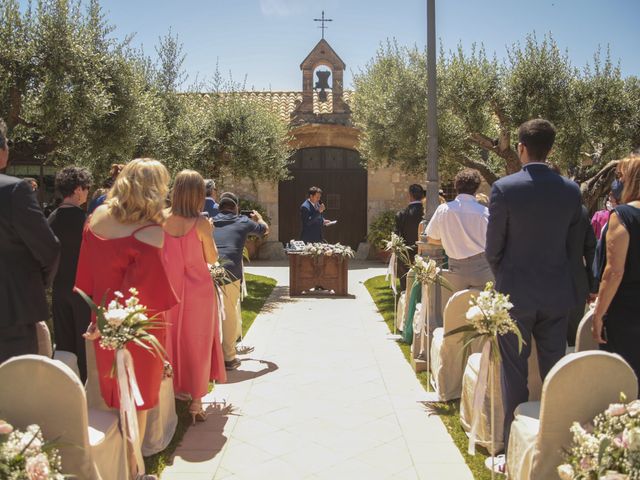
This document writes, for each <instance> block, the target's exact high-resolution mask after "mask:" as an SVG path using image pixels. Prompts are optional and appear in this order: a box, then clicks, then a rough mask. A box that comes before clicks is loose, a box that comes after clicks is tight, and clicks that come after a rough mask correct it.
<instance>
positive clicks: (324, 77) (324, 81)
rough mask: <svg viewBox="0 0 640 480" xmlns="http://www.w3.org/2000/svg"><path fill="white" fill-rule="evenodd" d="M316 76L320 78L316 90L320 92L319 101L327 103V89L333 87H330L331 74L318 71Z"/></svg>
mask: <svg viewBox="0 0 640 480" xmlns="http://www.w3.org/2000/svg"><path fill="white" fill-rule="evenodd" d="M316 75H317V76H318V81H317V82H316V86H315V89H316V90H320V91H319V92H318V100H319V101H321V102H326V101H327V92H326V89H329V90H330V89H331V87H330V86H329V77H330V76H331V72H330V71H328V70H318V71H317V72H316Z"/></svg>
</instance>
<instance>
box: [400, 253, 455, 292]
mask: <svg viewBox="0 0 640 480" xmlns="http://www.w3.org/2000/svg"><path fill="white" fill-rule="evenodd" d="M410 270H411V271H412V272H413V273H414V274H415V276H416V281H417V282H420V283H423V284H426V285H434V284H438V285H440V286H442V287H444V288H446V289H447V290H453V287H452V286H451V284H450V283H449V282H448V281H447V279H446V278H444V277H443V276H442V273H441V272H442V269H441V268H440V267H438V264H437V263H436V261H435V260H434V259H432V258H429V257H424V258H423V257H421V256H420V255H416V256H415V257H414V261H413V265H411V269H410Z"/></svg>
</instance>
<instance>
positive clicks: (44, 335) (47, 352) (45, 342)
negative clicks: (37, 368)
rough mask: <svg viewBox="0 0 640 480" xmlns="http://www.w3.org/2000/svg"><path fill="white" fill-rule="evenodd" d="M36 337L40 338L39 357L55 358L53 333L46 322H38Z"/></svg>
mask: <svg viewBox="0 0 640 480" xmlns="http://www.w3.org/2000/svg"><path fill="white" fill-rule="evenodd" d="M36 335H37V337H38V355H44V356H45V357H48V358H51V357H53V346H52V342H51V332H50V331H49V327H48V326H47V324H46V323H45V322H36Z"/></svg>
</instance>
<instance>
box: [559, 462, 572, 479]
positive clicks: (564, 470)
mask: <svg viewBox="0 0 640 480" xmlns="http://www.w3.org/2000/svg"><path fill="white" fill-rule="evenodd" d="M558 475H559V476H560V478H561V480H573V476H574V475H575V473H574V471H573V467H572V466H571V465H569V464H566V463H565V464H564V465H560V466H558Z"/></svg>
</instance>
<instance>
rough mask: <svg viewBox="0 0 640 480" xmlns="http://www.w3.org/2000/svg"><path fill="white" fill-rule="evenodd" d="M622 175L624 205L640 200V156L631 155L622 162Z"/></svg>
mask: <svg viewBox="0 0 640 480" xmlns="http://www.w3.org/2000/svg"><path fill="white" fill-rule="evenodd" d="M618 168H619V169H620V173H621V174H622V181H623V184H624V188H623V189H622V199H621V200H622V203H629V202H633V201H634V200H640V155H637V154H633V153H632V154H631V155H629V156H628V157H626V158H623V159H622V160H620V165H619V167H618Z"/></svg>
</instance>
